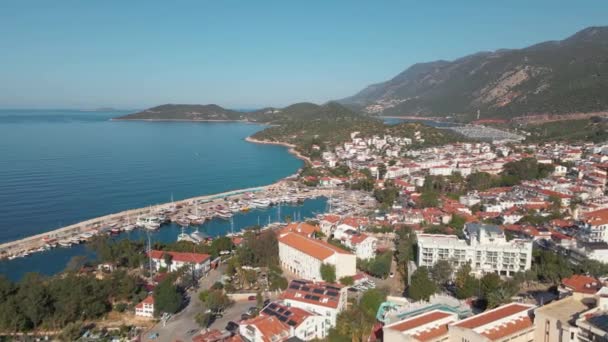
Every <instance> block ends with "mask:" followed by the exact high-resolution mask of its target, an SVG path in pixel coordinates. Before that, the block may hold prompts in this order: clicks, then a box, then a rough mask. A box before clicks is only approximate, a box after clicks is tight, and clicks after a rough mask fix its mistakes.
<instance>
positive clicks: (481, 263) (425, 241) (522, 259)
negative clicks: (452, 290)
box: [418, 223, 532, 276]
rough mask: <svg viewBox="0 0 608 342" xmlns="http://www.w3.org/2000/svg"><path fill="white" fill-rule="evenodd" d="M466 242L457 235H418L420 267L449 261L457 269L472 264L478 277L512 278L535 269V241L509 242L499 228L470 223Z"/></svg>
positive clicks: (466, 229) (517, 240) (467, 228)
mask: <svg viewBox="0 0 608 342" xmlns="http://www.w3.org/2000/svg"><path fill="white" fill-rule="evenodd" d="M464 232H465V239H459V238H458V237H457V236H455V235H439V234H418V266H427V267H430V266H433V265H434V264H435V263H436V262H437V261H439V260H448V261H451V262H452V263H453V265H454V266H455V267H456V268H457V267H459V266H461V265H464V264H466V263H467V262H470V264H471V269H472V271H473V272H475V273H477V274H478V275H481V274H484V273H497V274H499V275H505V276H511V275H513V273H516V272H521V271H525V270H529V269H530V267H531V266H532V241H528V240H520V239H513V240H511V241H507V239H506V237H505V234H504V233H503V231H502V230H501V229H500V228H499V227H498V226H496V225H488V224H480V223H468V224H467V225H466V226H465V229H464Z"/></svg>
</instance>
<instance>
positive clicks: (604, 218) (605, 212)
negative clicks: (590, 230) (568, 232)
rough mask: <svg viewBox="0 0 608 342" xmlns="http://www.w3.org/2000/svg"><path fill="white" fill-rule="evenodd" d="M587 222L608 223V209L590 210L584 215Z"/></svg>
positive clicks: (593, 224) (597, 224) (596, 224)
mask: <svg viewBox="0 0 608 342" xmlns="http://www.w3.org/2000/svg"><path fill="white" fill-rule="evenodd" d="M584 217H585V222H586V223H587V224H589V225H592V226H601V225H604V224H608V209H601V210H596V211H592V212H588V213H586V214H585V215H584Z"/></svg>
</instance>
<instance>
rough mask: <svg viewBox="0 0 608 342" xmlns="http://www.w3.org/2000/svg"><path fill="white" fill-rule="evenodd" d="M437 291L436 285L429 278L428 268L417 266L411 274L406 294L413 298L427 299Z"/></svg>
mask: <svg viewBox="0 0 608 342" xmlns="http://www.w3.org/2000/svg"><path fill="white" fill-rule="evenodd" d="M436 292H437V286H436V285H435V283H434V282H433V281H432V280H431V279H430V277H429V272H428V269H427V268H426V267H424V266H422V267H419V268H418V269H417V270H416V271H415V272H414V273H413V274H412V283H411V284H410V287H409V288H408V294H409V296H410V298H412V299H413V300H429V298H430V297H431V296H432V295H434V294H435V293H436Z"/></svg>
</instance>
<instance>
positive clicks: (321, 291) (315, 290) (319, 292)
mask: <svg viewBox="0 0 608 342" xmlns="http://www.w3.org/2000/svg"><path fill="white" fill-rule="evenodd" d="M312 292H314V293H318V294H323V292H325V291H324V290H322V289H314V290H312Z"/></svg>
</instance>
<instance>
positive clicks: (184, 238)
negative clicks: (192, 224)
mask: <svg viewBox="0 0 608 342" xmlns="http://www.w3.org/2000/svg"><path fill="white" fill-rule="evenodd" d="M185 229H186V228H185V227H182V232H181V234H179V235H178V236H177V241H190V242H196V241H194V239H193V238H192V237H191V236H190V235H188V234H186V232H185V231H184V230H185Z"/></svg>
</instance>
